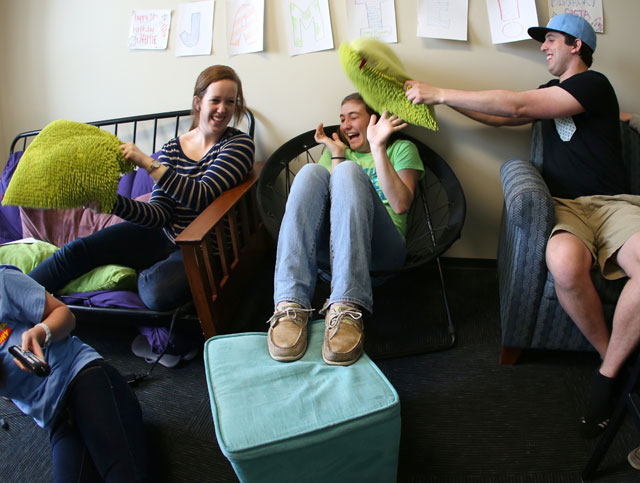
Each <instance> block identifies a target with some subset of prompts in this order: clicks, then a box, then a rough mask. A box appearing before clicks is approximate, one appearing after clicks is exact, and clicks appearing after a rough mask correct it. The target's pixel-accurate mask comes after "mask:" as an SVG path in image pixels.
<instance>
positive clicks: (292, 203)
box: [274, 164, 329, 308]
mask: <svg viewBox="0 0 640 483" xmlns="http://www.w3.org/2000/svg"><path fill="white" fill-rule="evenodd" d="M328 203H329V171H327V169H326V168H324V167H322V166H320V165H317V164H307V165H305V166H304V167H303V168H302V169H301V170H300V171H299V172H298V174H297V175H296V178H295V182H294V183H293V185H292V186H291V192H290V193H289V198H288V200H287V207H286V209H285V213H284V217H283V219H282V224H281V225H280V234H279V236H278V249H277V254H276V268H275V278H274V302H275V304H276V305H277V304H278V303H279V302H282V301H285V300H286V301H290V302H295V303H297V304H300V305H301V306H302V307H305V308H309V306H310V304H311V298H312V297H313V293H314V290H315V286H316V278H317V266H318V265H317V256H318V246H319V243H321V239H322V232H323V231H327V227H328V224H327V219H328V209H327V206H328Z"/></svg>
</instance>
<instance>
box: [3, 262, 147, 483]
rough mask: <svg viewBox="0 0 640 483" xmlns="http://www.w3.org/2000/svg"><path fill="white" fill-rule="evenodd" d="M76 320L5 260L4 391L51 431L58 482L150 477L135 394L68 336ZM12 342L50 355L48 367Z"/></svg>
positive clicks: (98, 358) (90, 350)
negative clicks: (19, 353)
mask: <svg viewBox="0 0 640 483" xmlns="http://www.w3.org/2000/svg"><path fill="white" fill-rule="evenodd" d="M74 327H75V317H74V316H73V314H72V313H71V311H70V310H69V308H68V307H67V306H66V305H64V304H63V303H62V302H60V301H59V300H57V299H56V298H54V297H53V296H52V295H51V294H49V293H48V292H46V291H45V289H44V288H43V287H42V286H41V285H39V284H37V283H36V282H35V281H34V280H32V279H31V278H29V277H27V276H26V275H24V274H23V273H22V272H21V271H20V270H19V269H17V268H16V267H13V266H10V265H0V395H1V396H3V397H6V398H9V399H11V400H12V401H13V403H14V404H15V405H16V406H17V407H18V408H19V409H20V410H21V411H22V412H23V413H25V414H27V415H29V416H31V417H32V418H33V419H34V420H35V422H36V423H37V424H38V425H39V426H41V427H43V428H47V429H48V430H49V434H50V443H51V460H52V467H53V481H54V482H70V481H74V482H84V481H86V482H89V481H91V482H93V481H109V482H134V481H152V477H151V473H150V460H149V455H148V452H147V442H146V437H145V434H144V428H143V424H142V411H141V409H140V404H139V403H138V400H137V398H136V396H135V394H134V393H133V391H132V390H131V389H130V388H129V386H128V385H127V383H126V381H125V380H124V379H123V378H122V376H121V375H120V374H119V373H118V371H117V370H116V369H114V368H113V367H112V366H110V365H109V364H108V363H107V362H105V361H104V359H102V357H101V356H100V354H98V353H97V352H96V351H95V350H94V349H93V348H91V347H90V346H88V345H86V344H84V343H82V342H81V341H80V340H79V339H78V338H76V337H73V336H71V335H70V333H71V331H72V330H73V329H74ZM13 345H19V346H21V347H22V348H23V349H25V350H29V351H31V352H33V353H34V354H35V355H36V356H38V357H39V358H40V359H41V360H43V361H45V362H46V363H47V364H48V365H49V366H50V368H51V372H50V374H49V375H48V376H47V377H39V376H37V375H36V374H34V373H32V372H30V371H29V370H28V369H27V368H25V367H24V366H22V365H21V364H20V363H19V362H17V360H16V359H14V357H13V355H11V354H10V353H9V350H8V349H9V347H11V346H13ZM5 456H6V457H10V455H5Z"/></svg>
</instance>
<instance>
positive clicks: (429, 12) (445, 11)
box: [417, 0, 469, 40]
mask: <svg viewBox="0 0 640 483" xmlns="http://www.w3.org/2000/svg"><path fill="white" fill-rule="evenodd" d="M468 11H469V0H419V2H418V32H417V35H418V37H431V38H435V39H450V40H467V17H468Z"/></svg>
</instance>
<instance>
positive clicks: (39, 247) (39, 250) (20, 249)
mask: <svg viewBox="0 0 640 483" xmlns="http://www.w3.org/2000/svg"><path fill="white" fill-rule="evenodd" d="M57 249H58V247H56V246H55V245H52V244H51V243H47V242H43V241H34V242H32V243H10V244H7V245H0V265H15V266H16V267H18V268H19V269H20V270H22V272H23V273H29V272H30V271H31V270H33V269H34V268H35V267H36V266H37V265H38V264H39V263H40V262H41V261H43V260H44V259H45V258H48V257H50V256H51V255H52V254H53V252H55V251H56V250H57ZM97 290H132V291H135V290H137V274H136V271H135V270H134V269H133V268H129V267H123V266H121V265H104V266H102V267H96V268H94V269H93V270H91V271H90V272H88V273H85V274H84V275H82V276H81V277H78V278H76V279H75V280H72V281H71V282H69V283H68V284H67V285H66V286H65V287H64V288H63V289H62V290H60V292H59V295H66V294H70V293H82V292H95V291H97Z"/></svg>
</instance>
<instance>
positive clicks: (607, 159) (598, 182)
mask: <svg viewBox="0 0 640 483" xmlns="http://www.w3.org/2000/svg"><path fill="white" fill-rule="evenodd" d="M529 35H530V36H531V37H533V38H534V39H536V40H538V41H540V42H542V47H541V50H542V52H543V53H544V54H545V55H546V59H547V66H548V70H549V72H550V73H551V74H553V75H554V76H556V77H557V79H553V80H551V81H549V82H548V83H546V84H544V85H542V86H540V88H539V89H537V90H531V91H526V92H512V91H500V90H499V91H478V92H470V91H458V90H451V89H441V88H438V87H434V86H431V85H428V84H425V83H422V82H416V81H412V80H409V81H407V82H406V85H405V90H406V96H407V98H408V99H409V100H411V101H413V103H414V104H417V103H426V104H446V105H448V106H451V107H452V108H454V109H456V110H457V111H459V112H461V113H463V114H465V115H467V116H468V117H470V118H471V119H475V120H477V121H480V122H483V123H485V124H488V125H492V126H502V125H521V124H525V123H529V122H532V121H533V120H536V119H541V120H542V126H543V128H542V132H543V146H544V155H543V159H544V165H543V177H544V180H545V182H546V183H547V185H548V187H549V190H550V191H551V194H552V196H553V197H554V204H555V213H556V226H555V227H554V229H553V231H552V234H551V236H550V238H549V241H548V244H547V250H546V260H547V266H548V268H549V271H550V272H551V274H552V275H553V278H554V280H555V287H556V293H557V295H558V300H559V301H560V304H561V305H562V307H563V308H564V310H565V311H566V312H567V314H568V315H569V316H570V317H571V319H572V320H573V322H574V323H575V324H576V325H577V326H578V328H579V329H580V330H581V331H582V333H583V334H584V335H585V337H586V338H587V339H588V340H589V341H590V342H591V344H593V346H594V347H595V349H596V350H597V351H598V352H599V353H600V356H601V357H602V364H601V366H600V368H599V370H598V371H597V372H596V374H595V376H594V382H593V387H592V390H591V396H590V401H589V403H588V406H587V410H586V413H585V415H584V417H583V418H582V419H581V422H580V430H581V434H582V435H583V436H584V437H594V436H596V435H598V434H599V433H600V432H601V431H602V430H603V429H604V427H605V426H606V425H607V423H608V419H609V416H610V411H611V404H612V400H613V398H614V380H615V378H616V376H617V375H618V374H619V372H620V370H621V368H622V367H623V364H624V362H625V360H626V359H627V357H628V356H629V355H630V354H631V352H632V351H633V350H634V348H635V347H636V346H637V345H638V341H639V340H640V286H639V285H638V279H639V277H640V196H632V195H628V194H626V193H628V186H627V180H628V177H627V173H626V170H625V168H624V165H623V161H622V154H621V140H620V128H619V118H620V111H619V107H618V101H617V98H616V94H615V92H614V89H613V87H612V86H611V84H610V83H609V81H608V80H607V78H606V77H605V76H604V75H603V74H601V73H599V72H596V71H593V70H590V69H589V67H590V66H591V63H592V54H593V52H594V51H595V49H596V35H595V32H594V31H593V28H592V27H591V25H589V23H588V22H586V21H585V20H583V19H582V18H580V17H577V16H574V15H571V14H561V15H557V16H555V17H553V18H552V19H551V20H550V21H549V23H548V25H547V27H546V28H544V27H532V28H530V29H529ZM594 264H597V265H598V266H599V267H600V269H601V270H602V273H603V275H604V277H605V278H607V279H617V278H621V277H623V276H625V275H626V276H627V277H629V279H628V281H627V282H626V285H625V287H624V289H623V291H622V293H621V295H620V298H619V300H618V303H617V306H616V310H615V314H614V318H613V326H612V331H611V333H609V329H608V327H607V324H606V323H605V319H604V315H603V310H602V303H601V301H600V299H599V297H598V294H597V292H596V290H595V288H594V286H593V282H592V280H591V277H590V275H589V272H590V269H591V268H592V266H593V265H594Z"/></svg>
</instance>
